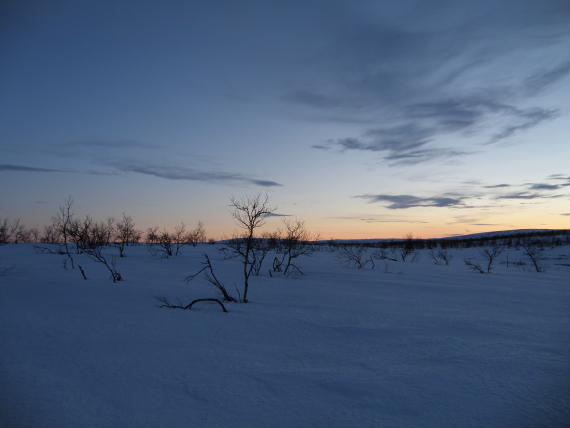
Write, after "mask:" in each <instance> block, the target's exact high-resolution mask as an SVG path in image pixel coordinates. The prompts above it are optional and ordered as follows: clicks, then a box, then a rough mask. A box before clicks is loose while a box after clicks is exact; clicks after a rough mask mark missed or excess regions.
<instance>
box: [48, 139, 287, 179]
mask: <svg viewBox="0 0 570 428" xmlns="http://www.w3.org/2000/svg"><path fill="white" fill-rule="evenodd" d="M141 151H144V152H145V153H144V156H142V155H141V156H138V158H137V155H139V154H140V152H141ZM51 153H52V154H56V155H58V156H62V157H72V158H78V159H84V160H86V161H88V162H90V163H91V164H92V165H94V166H98V167H101V168H104V169H106V170H109V169H110V170H112V171H114V172H112V173H109V172H100V171H97V170H96V169H92V170H89V171H83V173H86V174H93V175H97V174H101V175H109V174H117V173H138V174H144V175H149V176H153V177H158V178H163V179H166V180H187V181H200V182H209V183H242V184H249V185H254V186H260V187H279V186H282V184H280V183H277V182H275V181H272V180H265V179H259V178H257V177H255V176H252V175H249V174H241V173H239V172H227V171H221V170H219V169H217V168H216V169H214V168H209V169H208V168H207V167H204V166H203V165H204V164H207V163H208V162H207V161H205V160H204V159H203V157H199V159H200V164H201V165H202V167H190V166H179V165H177V163H179V161H178V159H179V158H180V157H181V156H184V155H183V154H181V153H176V154H173V153H170V151H169V148H168V146H167V145H158V144H152V143H146V142H140V141H131V140H119V141H77V142H71V143H62V144H59V145H57V146H56V147H55V148H54V149H52V151H51ZM149 156H153V157H155V158H166V159H167V160H164V161H161V162H158V161H157V162H154V163H150V162H148V160H142V159H148V158H149ZM169 157H170V158H174V157H175V158H176V159H175V160H172V161H168V158H169ZM194 158H196V157H192V159H193V160H194V161H195V160H196V159H194Z"/></svg>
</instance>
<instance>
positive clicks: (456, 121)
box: [284, 1, 570, 165]
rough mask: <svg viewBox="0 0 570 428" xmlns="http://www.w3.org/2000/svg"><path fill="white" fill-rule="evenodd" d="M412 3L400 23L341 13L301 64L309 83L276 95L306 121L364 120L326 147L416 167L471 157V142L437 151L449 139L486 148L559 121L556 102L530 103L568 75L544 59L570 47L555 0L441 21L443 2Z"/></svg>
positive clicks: (468, 9)
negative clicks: (303, 110) (320, 45)
mask: <svg viewBox="0 0 570 428" xmlns="http://www.w3.org/2000/svg"><path fill="white" fill-rule="evenodd" d="M416 6H417V8H418V12H417V13H409V11H404V10H401V12H402V15H401V17H402V19H400V20H398V19H395V20H391V21H390V22H387V21H386V20H385V19H384V18H383V17H382V16H378V15H375V13H376V12H378V10H376V11H374V10H369V11H368V12H369V13H370V17H368V16H362V15H359V14H357V13H352V14H350V15H348V16H349V18H346V20H345V21H343V23H342V25H340V27H338V28H334V31H332V30H333V29H332V28H331V29H330V30H331V35H329V37H330V38H329V39H328V41H329V43H330V44H329V45H327V46H326V47H325V48H324V49H321V51H320V52H315V53H314V56H313V60H312V61H308V62H307V63H306V64H305V65H306V66H307V69H306V70H305V74H307V75H309V76H311V78H307V79H304V80H303V79H301V80H300V81H298V82H297V83H296V84H291V87H290V88H289V90H288V91H287V92H286V94H285V95H284V100H285V101H286V102H288V103H291V104H295V105H297V106H302V107H305V108H306V109H307V110H308V112H309V113H307V117H309V118H315V117H320V119H321V120H327V118H330V120H335V121H337V122H338V121H342V120H343V118H344V121H345V122H346V123H358V122H360V123H363V124H365V123H368V124H369V125H368V126H367V129H365V130H363V131H362V132H361V133H359V134H356V133H355V134H354V135H345V136H340V137H339V138H336V139H331V140H329V141H328V142H327V144H328V146H329V147H336V148H337V149H340V151H341V152H346V151H348V150H355V151H370V152H386V156H384V159H385V160H386V161H387V162H389V163H390V164H391V165H402V164H405V165H415V164H417V163H420V162H430V161H434V160H437V159H440V158H445V157H449V156H454V157H456V156H462V155H467V154H470V153H473V150H472V149H471V147H473V144H472V143H471V144H470V146H471V147H468V148H458V147H451V148H449V147H447V148H446V147H442V144H441V140H442V137H444V136H446V135H449V134H454V135H457V137H458V138H457V139H456V140H457V141H459V140H461V139H462V138H463V137H466V136H469V137H474V138H475V140H473V141H475V142H476V144H477V145H479V146H484V145H490V144H495V143H498V142H501V141H503V140H507V139H509V138H511V137H513V136H515V135H518V134H521V133H523V132H524V131H528V130H529V129H531V128H534V127H536V126H538V125H539V124H541V123H543V122H545V121H549V120H554V119H556V118H558V117H560V115H561V112H560V110H559V109H558V108H557V107H556V106H541V105H536V104H535V105H532V103H533V102H535V101H534V100H533V97H535V96H537V95H541V94H543V93H544V92H545V91H546V90H551V89H552V88H554V87H555V85H556V84H558V83H560V82H561V81H562V80H564V79H567V78H568V77H569V76H570V61H568V60H567V59H566V58H564V57H560V55H559V54H558V53H551V52H556V51H557V50H558V52H560V51H561V50H563V46H565V44H566V45H567V47H568V48H570V43H568V40H570V27H569V26H568V10H567V8H565V7H563V6H562V5H561V3H557V2H548V1H547V2H546V3H545V4H540V5H539V4H538V3H537V4H525V6H524V7H523V8H519V9H517V13H516V14H513V13H512V7H513V4H510V3H509V2H501V1H499V2H482V3H481V4H480V7H477V8H473V6H468V5H464V7H461V8H453V10H454V15H453V19H447V20H446V19H444V18H442V17H443V16H445V14H446V13H449V4H448V3H447V2H435V3H434V5H433V7H429V8H428V7H427V6H422V5H416ZM396 8H397V6H396ZM402 8H403V6H402ZM438 13H441V16H438ZM403 17H406V19H404V18H403ZM498 17H501V19H499V18H498ZM434 22H439V24H438V25H429V24H427V23H434ZM523 29H524V30H523ZM523 49H524V51H525V55H524V57H523V56H520V55H518V53H519V52H520V51H521V50H523ZM545 52H549V54H545ZM545 56H547V57H548V59H545ZM537 58H540V60H537ZM543 64H549V65H548V66H544V65H543ZM311 70H312V71H313V74H311V72H310V71H311ZM535 103H536V102H535ZM523 106H524V107H523ZM333 118H334V119H333ZM457 144H458V145H459V144H461V142H458V143H457ZM465 144H467V142H465ZM326 147H327V145H324V144H321V143H319V144H315V145H313V148H315V149H320V150H324V149H325V148H326Z"/></svg>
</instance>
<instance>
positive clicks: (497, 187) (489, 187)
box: [483, 184, 511, 189]
mask: <svg viewBox="0 0 570 428" xmlns="http://www.w3.org/2000/svg"><path fill="white" fill-rule="evenodd" d="M503 187H511V185H510V184H494V185H491V186H483V188H484V189H500V188H503Z"/></svg>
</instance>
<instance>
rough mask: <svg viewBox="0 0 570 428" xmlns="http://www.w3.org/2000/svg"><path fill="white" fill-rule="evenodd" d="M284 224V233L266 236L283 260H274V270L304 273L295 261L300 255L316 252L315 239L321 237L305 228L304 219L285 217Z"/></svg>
mask: <svg viewBox="0 0 570 428" xmlns="http://www.w3.org/2000/svg"><path fill="white" fill-rule="evenodd" d="M283 225H284V226H285V228H284V230H283V233H281V231H279V232H278V233H277V234H274V235H268V236H267V237H266V239H267V241H268V243H269V247H270V248H272V247H274V246H276V247H277V254H279V255H281V260H279V259H277V258H276V259H275V260H274V262H273V270H274V272H275V271H277V272H283V275H304V273H303V272H302V271H301V269H300V268H299V266H297V265H296V264H295V261H296V259H298V258H299V257H302V256H305V257H310V256H312V255H313V254H314V253H315V251H316V245H315V241H318V240H319V239H320V235H319V234H317V235H314V236H313V235H312V234H311V233H310V232H309V231H308V230H307V229H306V228H305V221H304V220H302V219H298V218H295V219H284V220H283Z"/></svg>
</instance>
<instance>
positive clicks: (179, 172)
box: [117, 164, 282, 187]
mask: <svg viewBox="0 0 570 428" xmlns="http://www.w3.org/2000/svg"><path fill="white" fill-rule="evenodd" d="M117 168H118V169H119V170H121V171H123V172H135V173H138V174H144V175H150V176H153V177H159V178H164V179H166V180H175V181H177V180H188V181H202V182H210V183H232V182H234V183H235V182H241V183H245V184H253V185H256V186H261V187H280V186H282V184H279V183H277V182H275V181H270V180H258V179H254V178H251V177H248V176H246V175H243V174H238V173H228V172H220V171H200V170H195V169H191V168H181V167H174V166H169V167H164V166H159V165H148V164H147V165H139V164H137V165H134V164H123V165H119V166H117Z"/></svg>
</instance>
